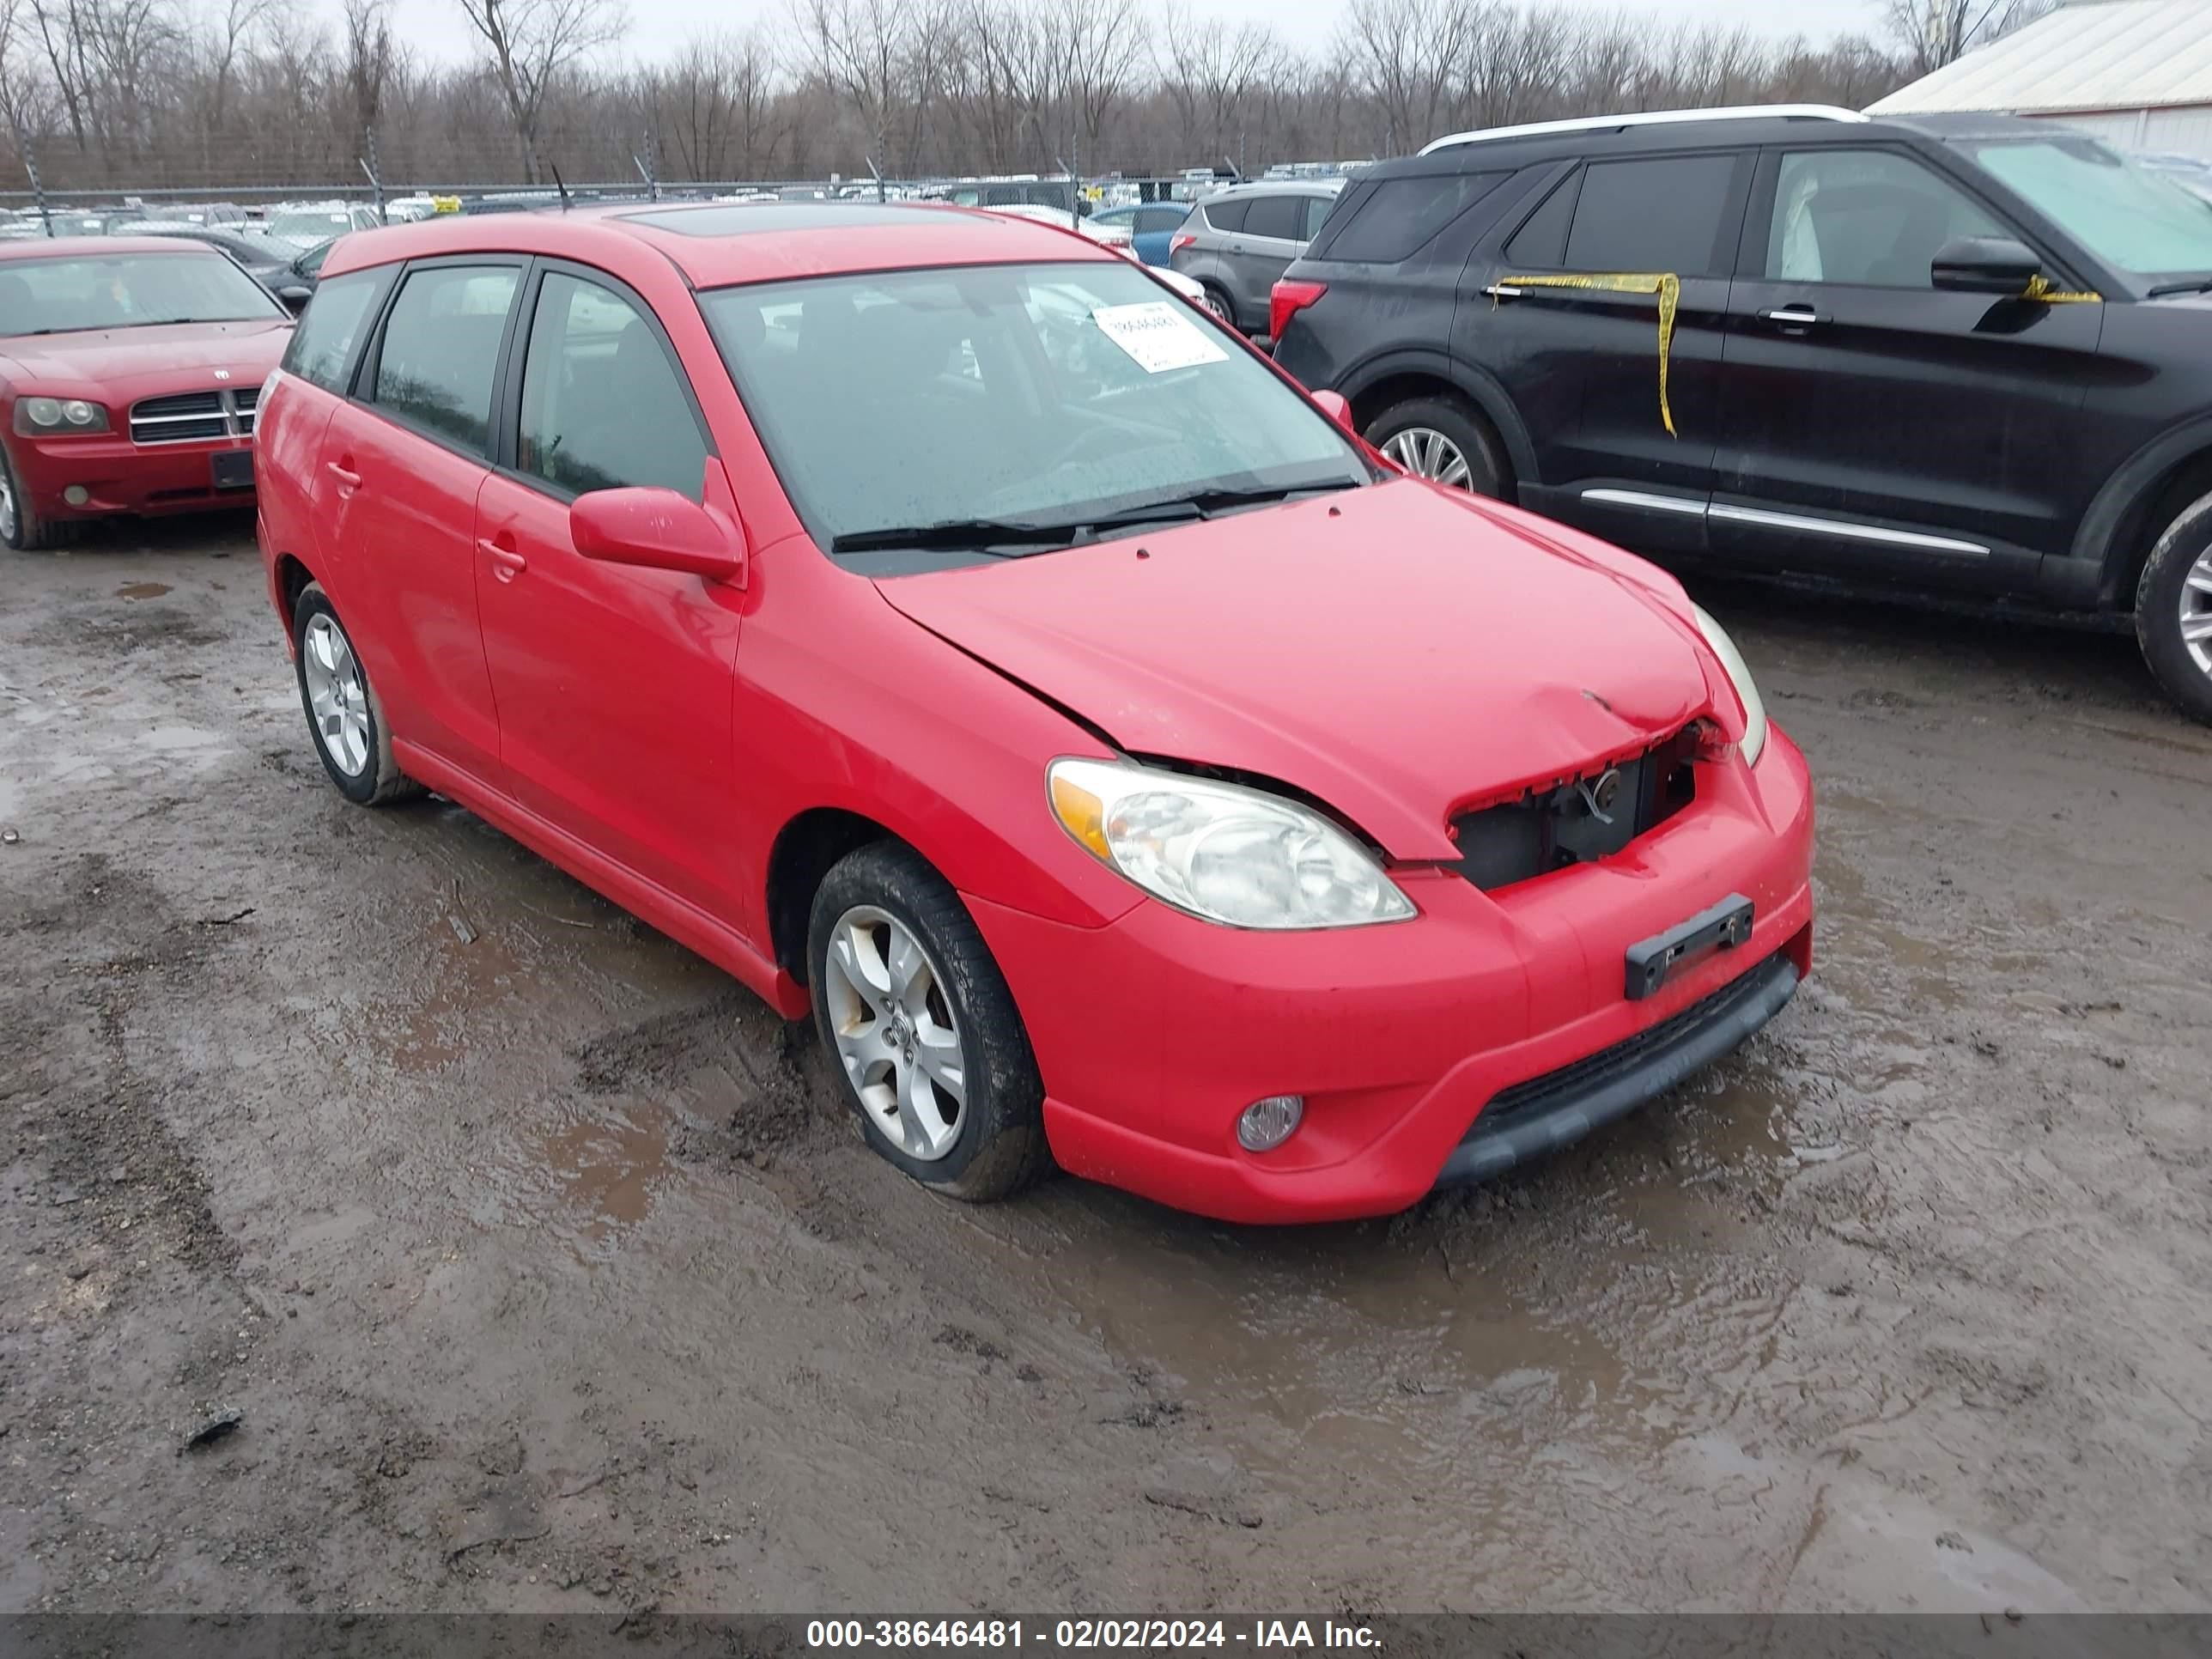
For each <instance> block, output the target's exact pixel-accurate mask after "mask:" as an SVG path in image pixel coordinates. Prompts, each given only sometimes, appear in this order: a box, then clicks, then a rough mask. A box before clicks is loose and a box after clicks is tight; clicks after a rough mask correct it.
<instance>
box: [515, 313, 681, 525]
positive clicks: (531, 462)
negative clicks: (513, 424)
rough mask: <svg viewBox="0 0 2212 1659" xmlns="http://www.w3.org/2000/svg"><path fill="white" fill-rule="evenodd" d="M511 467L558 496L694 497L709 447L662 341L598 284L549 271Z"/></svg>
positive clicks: (528, 360) (532, 329) (526, 372)
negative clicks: (631, 489) (658, 492)
mask: <svg viewBox="0 0 2212 1659" xmlns="http://www.w3.org/2000/svg"><path fill="white" fill-rule="evenodd" d="M514 459H515V464H516V465H518V466H520V468H521V469H522V471H525V472H529V473H532V474H535V475H536V476H537V477H540V478H543V479H544V480H545V482H546V483H550V484H552V485H554V486H555V487H556V489H565V490H568V491H570V492H572V493H573V494H575V495H585V494H587V493H588V492H590V491H592V490H594V489H622V488H624V487H627V486H634V485H658V486H659V487H660V488H661V489H674V490H678V491H680V492H681V493H683V494H684V495H689V496H690V498H691V499H692V500H693V501H697V500H698V499H699V496H700V484H701V482H702V478H703V477H704V475H705V472H706V470H707V442H706V440H705V439H704V438H702V437H701V436H700V435H699V422H698V421H697V419H696V417H695V416H693V414H692V412H691V398H690V392H689V389H688V388H687V387H686V386H685V385H684V380H683V379H682V377H681V375H680V374H678V371H677V368H676V366H675V365H674V364H673V363H671V362H669V360H668V353H667V351H666V350H665V349H664V348H663V347H662V345H661V343H660V337H659V335H657V334H655V333H654V332H653V329H652V327H651V325H649V324H647V322H646V320H645V319H644V318H642V317H641V316H640V315H639V314H638V313H637V309H636V307H634V306H632V305H631V304H630V302H629V301H628V300H626V299H624V298H623V296H622V295H619V294H617V293H616V292H615V291H614V290H613V289H609V288H604V287H602V286H600V285H599V283H587V282H585V281H584V280H582V279H581V278H580V277H576V276H568V275H567V274H565V273H564V272H561V271H551V272H549V273H548V274H547V276H546V277H545V281H544V283H543V284H541V285H540V287H539V289H538V311H537V314H536V316H535V318H534V319H533V320H532V323H531V325H530V351H529V355H528V356H527V357H526V360H525V362H524V367H523V371H522V426H521V432H520V448H519V449H518V450H517V451H516V453H515V458H514Z"/></svg>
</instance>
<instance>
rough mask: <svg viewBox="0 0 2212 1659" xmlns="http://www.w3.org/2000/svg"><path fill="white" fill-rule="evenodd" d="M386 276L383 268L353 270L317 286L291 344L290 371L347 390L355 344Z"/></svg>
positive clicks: (286, 354)
mask: <svg viewBox="0 0 2212 1659" xmlns="http://www.w3.org/2000/svg"><path fill="white" fill-rule="evenodd" d="M385 276H386V273H385V272H384V271H381V270H352V271H348V272H347V273H346V274H345V275H344V276H333V277H331V280H330V281H329V282H327V283H324V284H323V285H322V286H321V287H320V288H319V289H316V290H315V297H314V298H313V299H312V300H310V301H308V302H307V311H306V313H305V314H303V315H302V316H301V319H300V325H299V326H298V327H297V328H295V329H294V330H293V331H292V343H291V344H290V345H289V346H288V347H287V348H286V349H285V351H284V371H285V373H287V374H296V375H298V376H299V377H300V378H301V380H312V381H313V382H314V383H315V384H316V385H317V386H320V387H322V388H323V389H324V390H325V392H337V393H339V394H340V395H341V396H343V393H344V392H345V389H346V379H347V375H348V374H349V371H350V369H351V368H352V365H353V353H354V347H355V346H356V344H357V343H359V342H360V339H361V332H362V325H363V324H364V323H366V322H367V321H368V318H369V315H370V313H372V312H373V311H374V309H375V304H376V296H377V295H378V293H379V292H380V290H381V289H383V287H384V278H385Z"/></svg>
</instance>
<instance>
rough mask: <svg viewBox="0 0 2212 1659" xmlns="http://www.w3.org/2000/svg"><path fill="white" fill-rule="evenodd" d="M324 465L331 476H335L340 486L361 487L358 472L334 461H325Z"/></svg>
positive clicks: (345, 487) (348, 487)
mask: <svg viewBox="0 0 2212 1659" xmlns="http://www.w3.org/2000/svg"><path fill="white" fill-rule="evenodd" d="M325 466H326V467H327V469H328V471H329V472H330V475H331V477H333V478H336V479H337V481H338V483H339V485H340V486H341V487H342V488H343V489H360V488H361V474H360V473H358V472H356V471H352V470H351V469H350V468H349V467H343V466H340V465H338V464H337V462H336V461H329V462H326V463H325Z"/></svg>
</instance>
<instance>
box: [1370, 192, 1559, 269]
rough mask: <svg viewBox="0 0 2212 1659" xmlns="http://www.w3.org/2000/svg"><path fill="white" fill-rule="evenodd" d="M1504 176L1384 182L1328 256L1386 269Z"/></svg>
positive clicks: (1479, 198) (1426, 240) (1417, 247)
mask: <svg viewBox="0 0 2212 1659" xmlns="http://www.w3.org/2000/svg"><path fill="white" fill-rule="evenodd" d="M1505 176H1506V175H1505V174H1504V173H1442V174H1438V175H1437V176H1435V177H1431V178H1426V179H1384V180H1383V182H1382V183H1381V184H1379V185H1376V186H1375V188H1374V189H1373V190H1372V191H1370V192H1369V194H1368V197H1367V199H1366V201H1364V203H1362V204H1360V205H1359V207H1358V209H1357V210H1354V212H1353V214H1352V220H1351V222H1349V223H1348V224H1346V226H1345V227H1344V228H1343V229H1341V230H1340V231H1338V232H1337V233H1336V235H1335V237H1334V240H1331V241H1330V243H1329V245H1328V258H1332V259H1354V260H1365V261H1373V262H1380V263H1385V264H1388V263H1391V262H1395V261H1396V260H1399V259H1403V258H1408V257H1409V256H1411V255H1412V254H1413V253H1414V252H1417V251H1419V249H1420V248H1421V247H1423V246H1425V245H1426V244H1427V243H1428V242H1429V240H1431V238H1433V237H1434V236H1435V235H1436V234H1437V232H1438V231H1440V230H1442V229H1443V228H1444V227H1445V226H1446V225H1448V224H1449V223H1450V222H1452V221H1453V220H1455V219H1456V218H1458V217H1459V216H1460V215H1461V214H1462V212H1464V211H1465V210H1467V209H1468V208H1469V207H1471V206H1473V205H1474V204H1475V203H1477V202H1479V201H1480V200H1481V199H1482V198H1483V197H1486V196H1487V195H1489V194H1490V192H1491V191H1493V190H1495V189H1497V188H1498V184H1499V182H1500V181H1501V180H1503V179H1504V178H1505ZM1522 234H1524V235H1525V234H1527V233H1526V232H1525V231H1524V232H1523V233H1522ZM1516 240H1518V239H1517V238H1516Z"/></svg>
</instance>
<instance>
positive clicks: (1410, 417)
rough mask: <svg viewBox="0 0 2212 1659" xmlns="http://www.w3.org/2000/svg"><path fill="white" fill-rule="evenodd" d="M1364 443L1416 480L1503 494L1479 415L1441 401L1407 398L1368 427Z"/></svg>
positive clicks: (1493, 444) (1499, 459) (1500, 465)
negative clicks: (1371, 445)
mask: <svg viewBox="0 0 2212 1659" xmlns="http://www.w3.org/2000/svg"><path fill="white" fill-rule="evenodd" d="M1366 438H1367V441H1368V442H1369V443H1370V444H1373V445H1374V446H1375V447H1376V448H1377V449H1379V450H1381V451H1382V452H1383V454H1384V455H1386V456H1388V457H1389V459H1391V460H1393V461H1395V462H1396V463H1397V464H1398V465H1400V466H1402V467H1404V468H1405V469H1406V471H1408V472H1410V473H1412V474H1413V476H1414V477H1417V478H1427V479H1430V480H1431V481H1432V482H1434V483H1440V484H1449V485H1450V486H1451V487H1452V488H1453V489H1465V490H1469V491H1472V492H1473V493H1474V494H1475V495H1491V496H1498V497H1502V496H1503V495H1504V494H1505V461H1504V457H1503V456H1502V455H1500V454H1499V453H1498V441H1497V440H1496V439H1495V438H1493V437H1492V435H1491V434H1490V431H1489V428H1487V427H1486V426H1485V425H1484V423H1483V422H1482V418H1481V416H1478V415H1476V414H1475V413H1474V412H1473V411H1472V410H1468V408H1466V407H1465V406H1464V405H1462V404H1458V403H1456V402H1452V401H1449V400H1447V399H1445V398H1407V400H1406V401H1405V402H1404V403H1401V404H1392V405H1391V406H1390V407H1389V408H1388V409H1386V410H1383V413H1382V414H1381V415H1379V416H1376V418H1375V419H1374V420H1373V421H1371V422H1369V423H1368V427H1367V432H1366Z"/></svg>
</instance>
